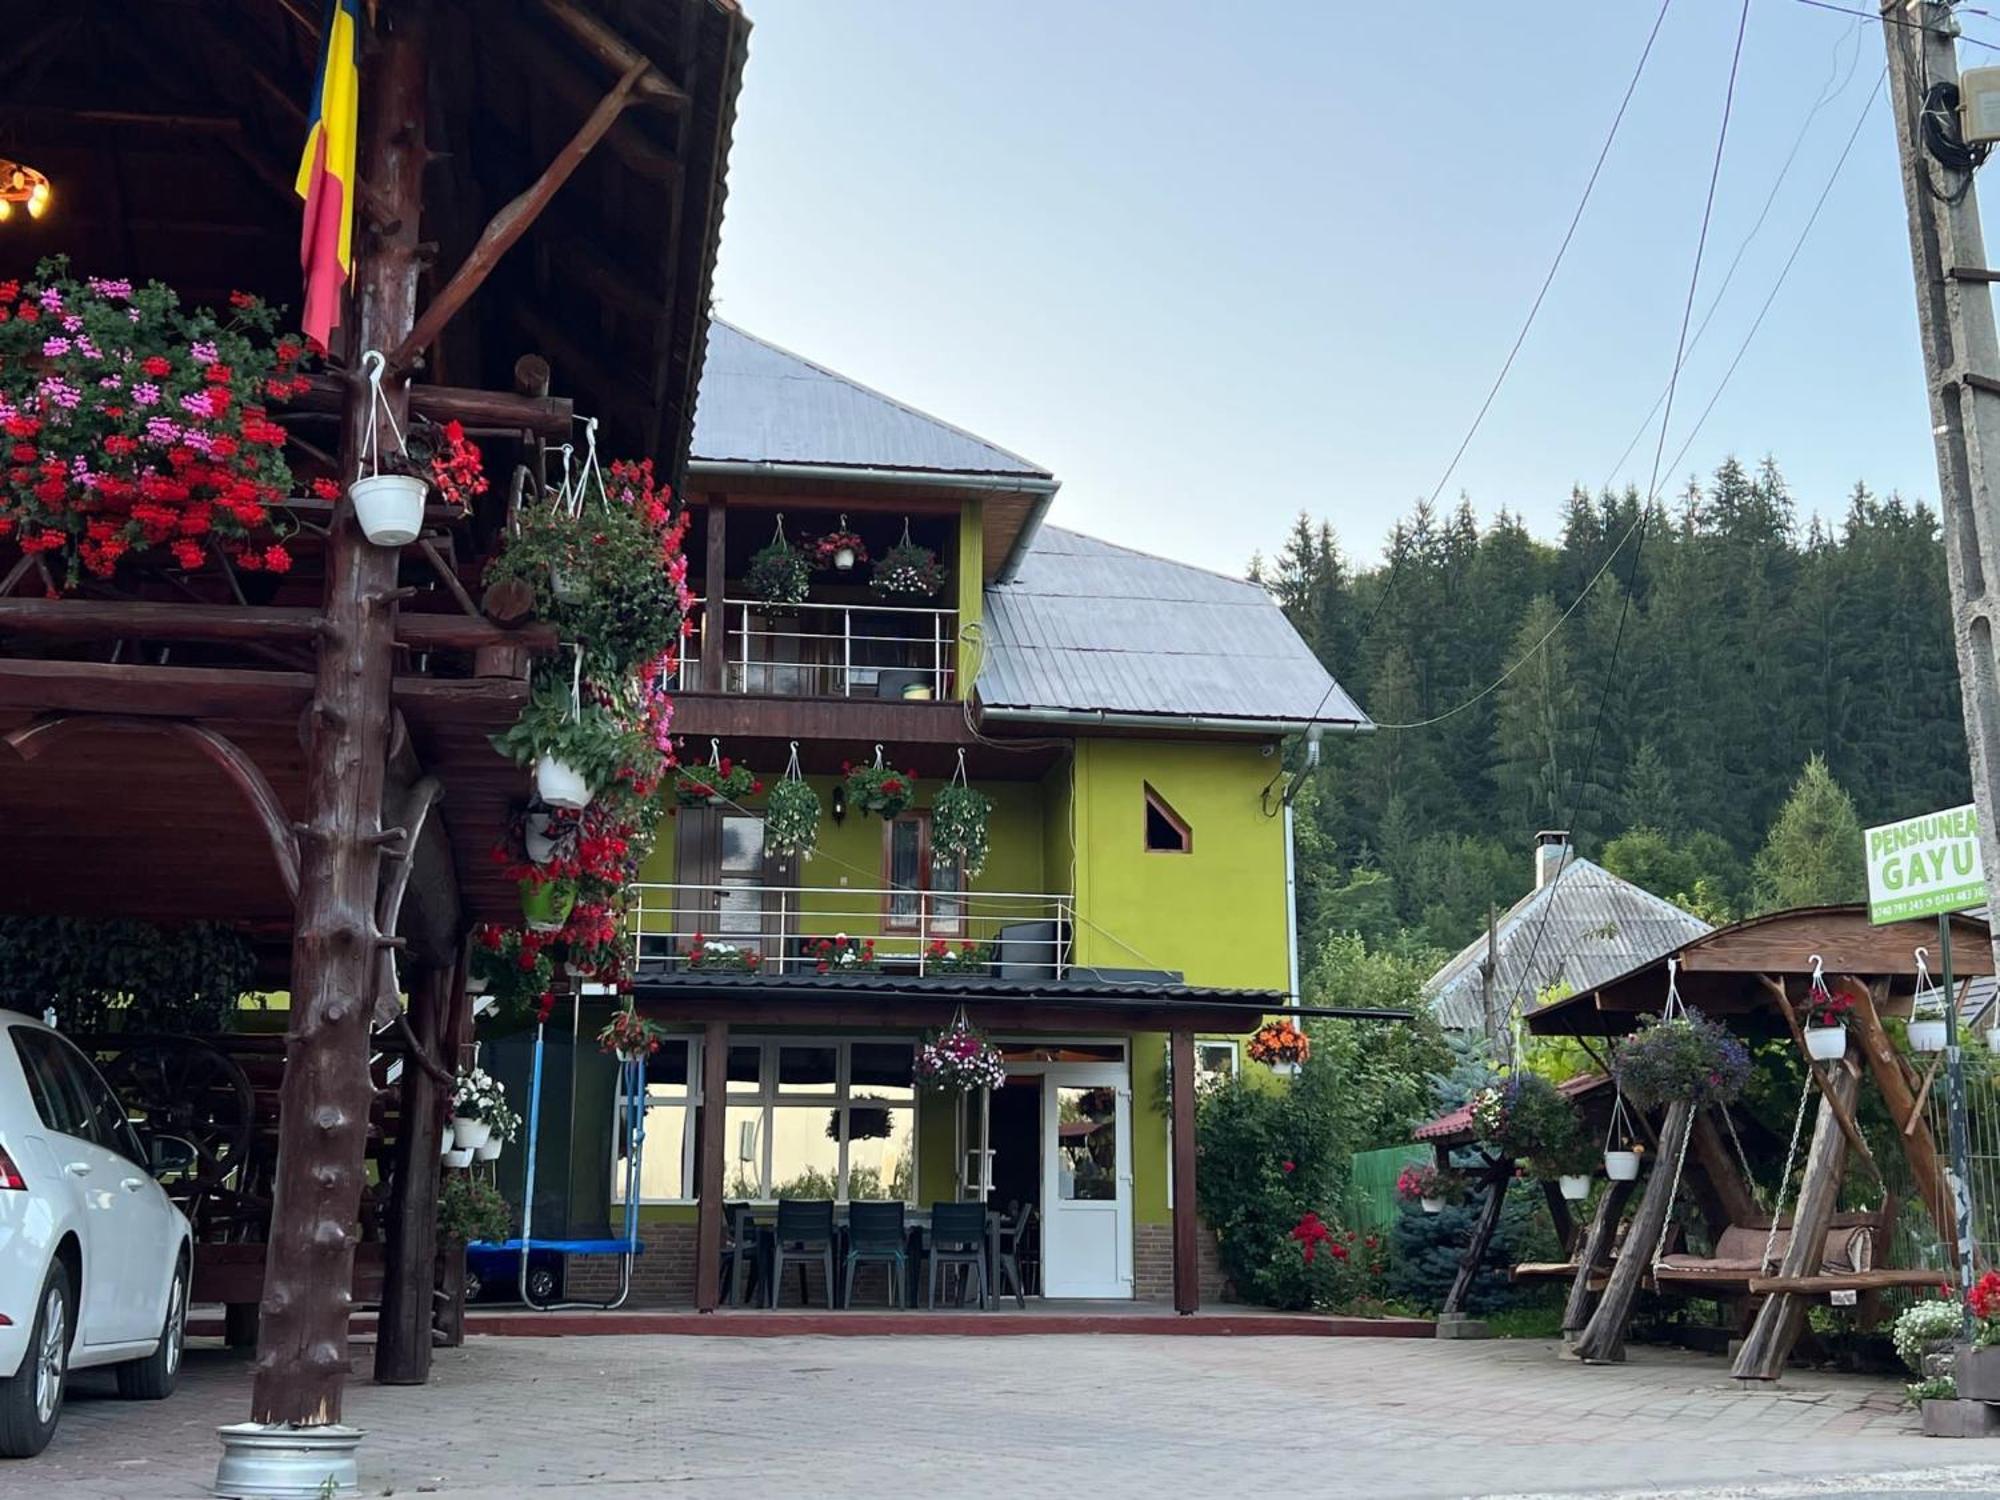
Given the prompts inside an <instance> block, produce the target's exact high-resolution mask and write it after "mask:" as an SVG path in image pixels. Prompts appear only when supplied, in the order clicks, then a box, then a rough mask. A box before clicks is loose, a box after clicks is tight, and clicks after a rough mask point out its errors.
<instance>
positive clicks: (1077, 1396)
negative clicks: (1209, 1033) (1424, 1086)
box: [0, 1336, 2000, 1500]
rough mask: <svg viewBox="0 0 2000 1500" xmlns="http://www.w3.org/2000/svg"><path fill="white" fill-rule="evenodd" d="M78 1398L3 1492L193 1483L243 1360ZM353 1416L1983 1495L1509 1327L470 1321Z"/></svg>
mask: <svg viewBox="0 0 2000 1500" xmlns="http://www.w3.org/2000/svg"><path fill="white" fill-rule="evenodd" d="M366 1360H367V1351H365V1350H364V1351H361V1357H360V1363H361V1366H362V1368H364V1369H365V1368H366ZM79 1385H80V1387H82V1388H81V1389H80V1390H79V1391H78V1392H77V1393H76V1395H75V1396H74V1397H73V1399H72V1404H71V1406H70V1408H69V1410H68V1412H67V1413H66V1415H65V1417H64V1421H63V1427H62V1430H61V1431H60V1432H59V1433H58V1435H57V1437H56V1441H55V1443H54V1444H53V1445H52V1446H51V1448H50V1449H49V1451H48V1452H47V1453H46V1454H44V1455H43V1456H42V1457H41V1458H40V1459H36V1460H32V1461H30V1462H28V1463H25V1464H12V1465H0V1495H15V1494H19V1495H32V1496H34V1497H36V1500H42V1497H69V1496H88V1497H118V1500H139V1497H145V1500H155V1497H158V1500H172V1497H179V1496H195V1495H200V1494H202V1493H204V1491H205V1487H206V1484H207V1482H208V1480H209V1479H210V1478H211V1477H212V1476H213V1474H214V1468H215V1456H216V1453H217V1451H218V1449H217V1447H216V1443H215V1439H214V1434H213V1428H214V1427H215V1426H216V1425H217V1424H219V1423H221V1422H225V1421H234V1420H238V1419H240V1417H241V1416H242V1414H243V1411H244V1410H245V1407H246V1405H247V1397H248V1390H249V1372H248V1368H247V1366H246V1365H245V1364H244V1363H242V1362H241V1361H240V1360H237V1359H235V1358H233V1357H231V1356H229V1355H226V1354H224V1353H222V1352H221V1351H220V1350H217V1349H198V1350H195V1351H192V1352H191V1355H190V1362H189V1367H188V1372H187V1376H186V1379H185V1381H184V1384H183V1388H182V1390H181V1391H180V1392H179V1393H178V1394H177V1395H176V1396H175V1397H174V1398H173V1399H172V1400H170V1401H168V1402H165V1403H163V1404H160V1405H133V1404H127V1403H124V1402H120V1401H118V1400H117V1399H115V1397H112V1396H110V1395H109V1394H108V1393H107V1392H108V1388H109V1382H108V1380H106V1379H104V1377H102V1376H96V1377H91V1376H86V1377H80V1378H79ZM348 1410H349V1418H350V1420H352V1421H354V1422H355V1423H357V1424H358V1425H360V1426H361V1427H363V1428H365V1429H367V1431H368V1434H369V1436H368V1439H367V1442H366V1444H365V1445H364V1450H363V1452H364V1481H365V1482H364V1487H363V1493H364V1494H369V1495H385V1494H394V1495H405V1496H407V1495H414V1494H422V1493H435V1494H438V1495H440V1496H443V1497H447V1500H467V1497H472V1496H479V1497H483V1500H526V1497H531V1496H532V1497H536V1500H549V1497H557V1496H568V1495H583V1496H586V1497H594V1496H598V1495H599V1494H600V1493H601V1494H602V1496H603V1497H604V1500H641V1497H651V1496H663V1495H675V1496H679V1495H719V1494H723V1493H725V1492H728V1493H731V1494H733V1495H737V1496H746V1495H748V1496H790V1495H814V1496H819V1495H828V1496H835V1495H857V1496H861V1495H865V1496H869V1497H893V1496H901V1495H922V1496H926V1497H939V1496H954V1495H961V1494H966V1495H970V1494H987V1495H991V1494H1009V1495H1012V1494H1033V1493H1042V1494H1046V1493H1055V1492H1058V1491H1060V1492H1063V1493H1074V1494H1088V1495H1090V1496H1091V1497H1092V1500H1115V1497H1123V1496H1144V1497H1147V1500H1157V1497H1158V1496H1159V1495H1160V1494H1161V1493H1162V1492H1163V1491H1167V1492H1170V1493H1172V1494H1173V1495H1175V1496H1176V1497H1177V1500H1178V1497H1187V1496H1203V1495H1240V1494H1243V1493H1246V1492H1249V1493H1269V1492H1272V1491H1276V1490H1279V1489H1281V1488H1282V1489H1288V1490H1289V1489H1293V1488H1298V1487H1304V1489H1305V1490H1307V1491H1308V1492H1310V1493H1313V1494H1316V1495H1332V1496H1366V1497H1381V1500H1403V1497H1409V1500H1417V1497H1444V1496H1458V1495H1509V1496H1523V1495H1558V1494H1594V1495H1605V1494H1614V1493H1634V1494H1637V1493H1644V1494H1649V1495H1658V1494H1672V1493H1686V1492H1688V1491H1690V1490H1696V1489H1701V1488H1703V1487H1714V1486H1732V1488H1731V1489H1730V1490H1729V1491H1728V1493H1731V1494H1758V1495H1778V1494H1787V1495H1790V1494H1803V1493H1829V1492H1845V1493H1860V1492H1862V1490H1863V1489H1865V1490H1866V1492H1867V1493H1871V1494H1878V1493H1886V1492H1888V1491H1891V1490H1893V1491H1895V1492H1896V1493H1909V1492H1914V1491H1916V1490H1924V1491H1926V1492H1936V1491H1941V1490H1951V1491H1954V1492H1958V1493H1986V1494H1994V1493H2000V1444H1996V1445H1994V1448H1993V1452H1992V1455H1991V1457H1990V1458H1989V1457H1988V1456H1987V1451H1986V1445H1984V1444H1970V1443H1968V1444H1953V1443H1946V1442H1939V1441H1935V1440H1925V1439H1922V1438H1919V1437H1917V1436H1916V1435H1915V1422H1914V1420H1913V1418H1912V1416H1911V1414H1910V1413H1908V1412H1907V1411H1906V1410H1905V1409H1904V1408H1903V1407H1902V1406H1901V1405H1900V1404H1899V1392H1898V1390H1897V1388H1896V1386H1895V1385H1894V1384H1893V1383H1891V1382H1888V1381H1882V1380H1868V1379H1860V1378H1855V1377H1844V1376H1831V1375H1812V1374H1793V1375H1789V1376H1787V1378H1786V1379H1785V1381H1784V1382H1783V1383H1782V1384H1780V1385H1778V1386H1775V1387H1769V1388H1760V1389H1754V1390H1752V1391H1750V1392H1748V1393H1746V1392H1743V1391H1739V1390H1738V1389H1737V1388H1736V1387H1735V1386H1734V1384H1733V1383H1732V1382H1730V1381H1729V1380H1728V1378H1727V1376H1726V1374H1725V1370H1724V1366H1723V1365H1722V1363H1721V1361H1719V1360H1715V1359H1706V1358H1701V1357H1698V1356H1692V1355H1685V1354H1680V1353H1674V1352H1668V1351H1662V1350H1646V1349H1640V1350H1635V1351H1633V1358H1632V1362H1631V1363H1629V1364H1627V1365H1624V1366H1622V1367H1614V1368H1599V1369H1585V1368H1583V1367H1581V1366H1579V1365H1576V1364H1572V1363H1567V1362H1564V1361H1562V1360H1560V1359H1559V1358H1557V1356H1556V1354H1555V1350H1554V1347H1553V1346H1552V1345H1549V1344H1546V1343H1542V1342H1539V1341H1525V1340H1524V1341H1496V1342H1492V1343H1483V1344H1482V1343H1440V1342H1436V1341H1415V1340H1388V1339H1384V1340H1376V1339H1304V1338H1264V1337H1260V1338H1152V1337H1137V1336H1134V1337H1121V1338H1107V1337H1096V1338H1092V1337H1039V1338H1011V1339H978V1340H975V1339H969V1338H967V1339H960V1338H950V1337H935V1338H908V1339H895V1338H811V1337H801V1338H789V1339H760V1340H751V1339H731V1338H701V1339H689V1338H671V1337H598V1338H568V1339H508V1338H477V1339H474V1340H472V1341H470V1342H469V1343H468V1344H467V1346H466V1347H465V1348H464V1349H460V1350H450V1351H445V1352H442V1353H441V1354H440V1355H439V1358H438V1363H437V1373H436V1378H435V1380H434V1382H433V1384H432V1385H430V1386H428V1387H425V1388H421V1389H389V1388H384V1387H378V1386H374V1385H370V1384H367V1383H366V1382H358V1383H357V1384H356V1385H355V1386H354V1388H353V1389H352V1391H351V1393H350V1398H349V1408H348ZM1978 1464H1987V1465H1990V1467H1986V1468H1984V1469H1975V1468H1972V1467H1969V1466H1972V1465H1978ZM1920 1471H1921V1473H1920ZM1863 1475H1872V1476H1884V1475H1887V1476H1899V1477H1897V1478H1894V1479H1892V1480H1880V1481H1876V1482H1873V1483H1872V1484H1869V1485H1865V1486H1864V1485H1863V1484H1861V1482H1860V1481H1859V1479H1858V1478H1855V1476H1863ZM1922 1475H1928V1476H1929V1477H1928V1478H1924V1477H1921V1476H1922ZM1718 1493H1719V1492H1718Z"/></svg>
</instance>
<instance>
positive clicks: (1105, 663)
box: [978, 526, 1368, 725]
mask: <svg viewBox="0 0 2000 1500" xmlns="http://www.w3.org/2000/svg"><path fill="white" fill-rule="evenodd" d="M984 644H985V659H984V661H983V662H982V663H981V665H980V668H979V682H978V689H979V700H980V702H981V703H983V704H984V705H986V707H988V708H1009V709H1025V710H1035V709H1040V710H1044V711H1057V712H1082V713H1089V712H1093V711H1100V710H1101V711H1103V712H1107V713H1119V714H1157V715H1160V716H1162V717H1177V718H1179V717H1198V718H1219V719H1268V720H1272V721H1277V722H1303V721H1306V720H1309V719H1312V718H1314V717H1317V718H1318V719H1319V720H1320V721H1321V722H1322V723H1326V724H1330V725H1341V724H1351V725H1360V724H1366V723H1367V722H1368V716H1367V715H1366V714H1364V713H1363V712H1362V711H1361V709H1360V707H1359V706H1358V705H1357V704H1356V703H1355V701H1354V700H1353V699H1352V698H1350V697H1348V696H1347V694H1346V692H1344V691H1343V690H1342V689H1341V687H1340V685H1339V684H1338V683H1336V682H1335V681H1334V680H1333V679H1332V678H1331V677H1330V676H1328V675H1327V671H1326V668H1324V667H1322V666H1321V665H1320V664H1319V659H1318V658H1317V657H1315V656H1314V655H1313V653H1312V650H1311V648H1309V647H1308V646H1307V645H1306V643H1305V642H1304V641H1303V640H1301V639H1300V638H1299V635H1298V632H1297V631H1295V630H1293V629H1292V626H1291V622H1290V621H1289V620H1287V619H1286V618H1285V615H1284V611H1283V610H1281V609H1279V608H1278V605H1277V603H1276V601H1274V600H1273V599H1272V598H1271V596H1270V595H1269V594H1267V593H1265V592H1264V590H1263V589H1262V588H1260V587H1258V586H1257V585H1256V584H1254V583H1248V582H1245V581H1244V580H1243V579H1240V578H1229V577H1226V576H1224V575H1223V574H1220V573H1211V572H1209V571H1208V570H1207V569H1205V568H1195V567H1190V566H1188V565H1187V564H1186V563H1177V562H1169V561H1167V560H1166V559H1165V558H1162V557H1153V556H1151V555H1149V554H1148V553H1144V552H1135V551H1133V550H1132V549H1131V548H1129V547H1118V546H1114V545H1112V544H1111V543H1110V542H1100V541H1098V540H1097V539H1096V538H1095V537H1087V536H1082V535H1079V534H1078V533H1077V532H1074V531H1065V530H1063V529H1062V528H1060V527H1057V526H1044V527H1042V529H1041V531H1040V532H1039V533H1038V534H1037V536H1036V538H1035V542H1034V545H1033V547H1032V548H1030V549H1029V552H1028V554H1027V557H1026V558H1025V559H1024V560H1023V562H1022V564H1021V569H1020V572H1019V573H1018V574H1017V575H1016V576H1015V577H1014V579H1013V580H1012V581H1010V582H1008V583H1001V584H995V585H993V586H992V587H990V588H988V589H987V590H986V622H985V626H984Z"/></svg>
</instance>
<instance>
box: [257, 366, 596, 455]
mask: <svg viewBox="0 0 2000 1500" xmlns="http://www.w3.org/2000/svg"><path fill="white" fill-rule="evenodd" d="M306 379H307V380H308V381H309V382H311V384H310V386H309V388H308V389H307V390H306V391H305V392H304V393H303V394H301V395H298V396H294V397H293V398H292V399H291V400H290V401H289V402H287V403H286V404H285V405H284V406H282V407H279V408H278V409H277V410H276V411H275V412H274V413H273V415H274V416H277V417H279V418H283V417H285V416H288V415H290V414H292V413H294V412H304V413H307V414H311V415H326V414H331V413H337V412H339V411H341V410H342V403H343V401H344V400H345V399H346V393H347V390H348V386H349V381H348V380H347V379H346V378H345V377H344V376H342V375H339V374H325V373H321V374H314V375H308V376H307V377H306ZM409 390H410V410H411V412H413V413H414V414H415V415H417V416H419V417H422V418H424V419H425V420H426V421H431V422H459V423H462V424H464V426H465V427H466V428H467V429H468V430H470V431H473V432H483V433H515V432H520V431H522V430H524V429H525V430H526V431H529V432H533V433H535V434H537V435H538V436H541V437H546V438H554V439H555V440H557V441H558V442H560V441H561V440H562V439H564V438H566V437H568V436H569V431H570V427H571V425H572V423H573V422H574V421H575V417H576V407H575V403H573V402H572V401H571V400H570V399H569V397H567V396H519V395H516V394H514V393H513V392H512V391H481V390H474V389H472V388H470V387H468V386H458V385H412V386H411V387H410V388H409Z"/></svg>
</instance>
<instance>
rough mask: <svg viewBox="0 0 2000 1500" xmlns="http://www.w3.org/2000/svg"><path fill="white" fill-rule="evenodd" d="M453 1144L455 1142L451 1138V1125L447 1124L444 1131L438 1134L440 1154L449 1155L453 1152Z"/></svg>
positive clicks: (442, 1155)
mask: <svg viewBox="0 0 2000 1500" xmlns="http://www.w3.org/2000/svg"><path fill="white" fill-rule="evenodd" d="M452 1145H453V1142H452V1139H451V1127H450V1126H449V1125H447V1126H446V1127H445V1128H444V1131H443V1133H442V1134H441V1135H439V1136H438V1155H439V1156H441V1157H449V1156H450V1155H451V1152H452Z"/></svg>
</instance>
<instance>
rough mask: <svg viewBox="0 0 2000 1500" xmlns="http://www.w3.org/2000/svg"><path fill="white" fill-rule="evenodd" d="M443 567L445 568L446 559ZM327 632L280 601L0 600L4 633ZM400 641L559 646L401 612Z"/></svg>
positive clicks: (206, 635) (204, 637) (234, 635)
mask: <svg viewBox="0 0 2000 1500" xmlns="http://www.w3.org/2000/svg"><path fill="white" fill-rule="evenodd" d="M433 561H434V562H436V561H437V560H436V559H435V558H433ZM438 566H439V568H440V570H443V564H442V563H438ZM460 593H461V594H462V593H463V588H462V587H461V589H460ZM465 602H469V599H468V600H467V601H465ZM325 630H326V616H325V615H323V614H322V613H321V612H320V611H319V610H317V609H305V608H297V607H290V606H283V605H250V604H193V603H189V604H164V603H158V602H155V601H152V600H142V599H4V598H0V635H13V636H20V637H23V638H25V639H29V640H42V641H118V640H145V641H208V642H214V643H217V644H223V645H229V644H238V643H245V642H259V643H268V642H270V641H274V640H285V641H316V640H318V639H319V638H320V636H321V635H322V634H323V633H324V632H325ZM396 639H397V641H399V642H400V643H401V644H403V645H405V646H408V647H410V648H411V649H412V650H414V651H477V650H480V649H482V648H484V647H487V646H516V647H519V648H521V649H523V650H527V651H533V652H543V653H545V652H549V651H553V650H555V648H556V633H555V629H554V627H552V626H548V625H523V626H521V627H519V628H517V629H508V628H506V627H504V626H500V625H496V624H494V623H493V622H492V621H491V620H488V619H486V618H485V617H484V616H483V615H482V616H467V615H464V614H450V615H446V614H409V613H403V614H400V615H399V617H398V618H397V621H396Z"/></svg>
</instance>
